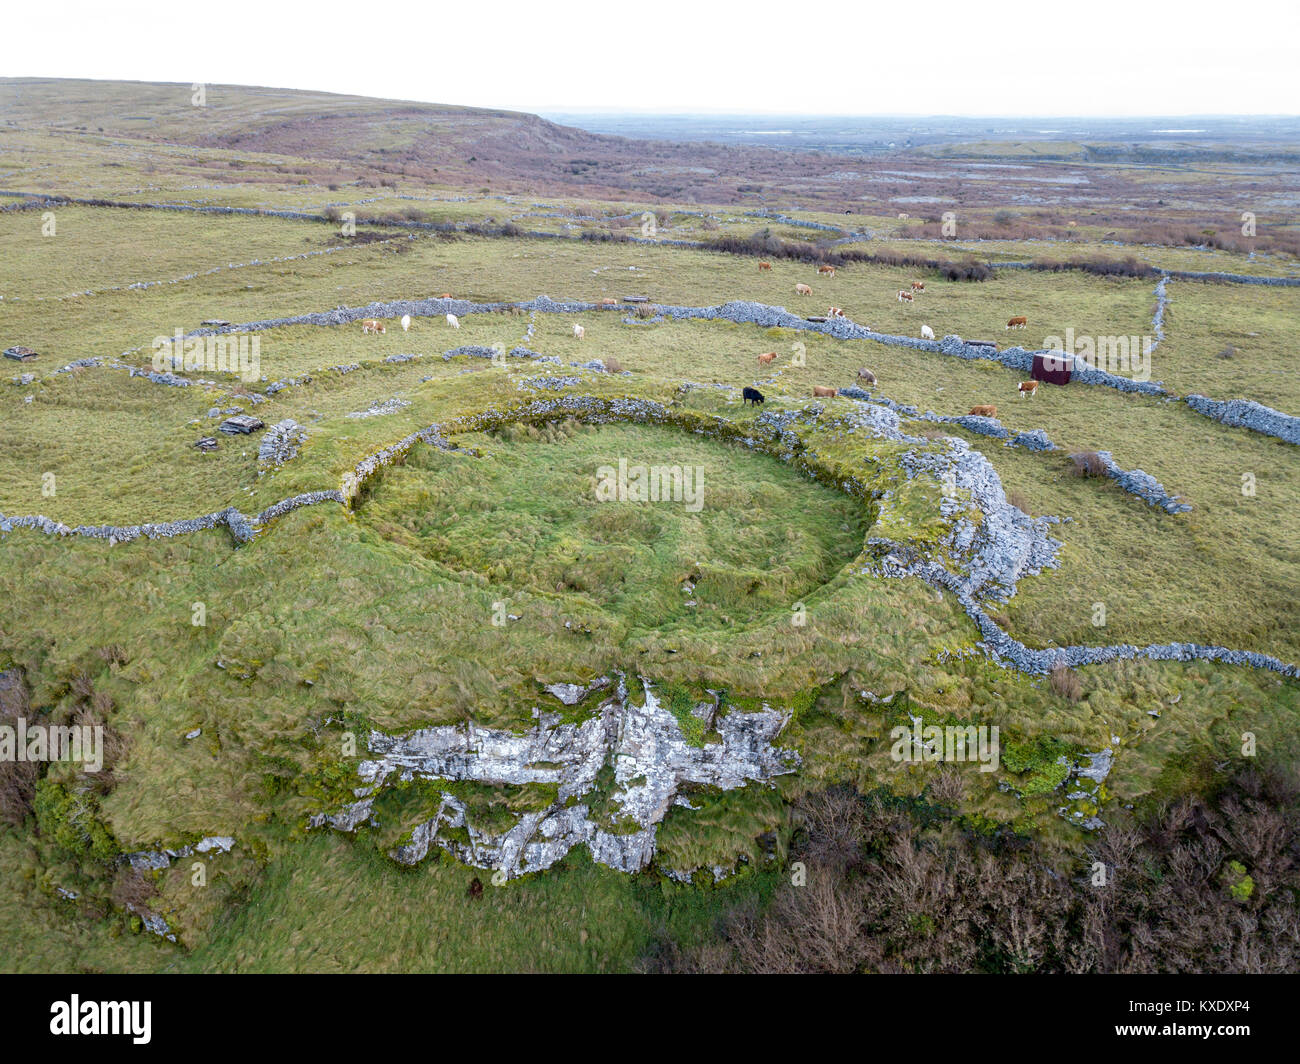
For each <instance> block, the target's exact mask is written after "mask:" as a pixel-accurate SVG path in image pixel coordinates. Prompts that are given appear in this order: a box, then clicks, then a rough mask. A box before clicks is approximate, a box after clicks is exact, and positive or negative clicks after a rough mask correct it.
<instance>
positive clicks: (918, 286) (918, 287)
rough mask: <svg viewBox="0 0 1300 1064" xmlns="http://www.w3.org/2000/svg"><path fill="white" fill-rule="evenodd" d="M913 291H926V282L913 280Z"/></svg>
mask: <svg viewBox="0 0 1300 1064" xmlns="http://www.w3.org/2000/svg"><path fill="white" fill-rule="evenodd" d="M912 291H913V292H924V291H925V282H924V281H913V282H912Z"/></svg>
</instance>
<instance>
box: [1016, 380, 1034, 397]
mask: <svg viewBox="0 0 1300 1064" xmlns="http://www.w3.org/2000/svg"><path fill="white" fill-rule="evenodd" d="M1037 394H1038V382H1037V381H1021V382H1020V398H1021V399H1028V398H1029V397H1030V396H1033V395H1037Z"/></svg>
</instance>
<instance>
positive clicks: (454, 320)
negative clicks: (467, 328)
mask: <svg viewBox="0 0 1300 1064" xmlns="http://www.w3.org/2000/svg"><path fill="white" fill-rule="evenodd" d="M447 324H448V325H450V326H451V327H452V328H453V329H459V328H460V319H459V318H458V317H456V315H455V314H448V315H447Z"/></svg>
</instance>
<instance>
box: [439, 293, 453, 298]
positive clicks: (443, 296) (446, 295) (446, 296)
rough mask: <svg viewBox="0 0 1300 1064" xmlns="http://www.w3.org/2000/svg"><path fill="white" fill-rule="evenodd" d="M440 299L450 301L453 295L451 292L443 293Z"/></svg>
mask: <svg viewBox="0 0 1300 1064" xmlns="http://www.w3.org/2000/svg"><path fill="white" fill-rule="evenodd" d="M438 298H439V299H450V298H451V293H450V292H443V293H442V295H440V296H439V297H438Z"/></svg>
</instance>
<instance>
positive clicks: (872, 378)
mask: <svg viewBox="0 0 1300 1064" xmlns="http://www.w3.org/2000/svg"><path fill="white" fill-rule="evenodd" d="M858 380H860V381H866V383H867V384H875V383H876V375H875V374H874V373H872V372H871V370H869V369H867V367H866V366H863V367H862V368H861V369H860V370H858Z"/></svg>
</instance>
